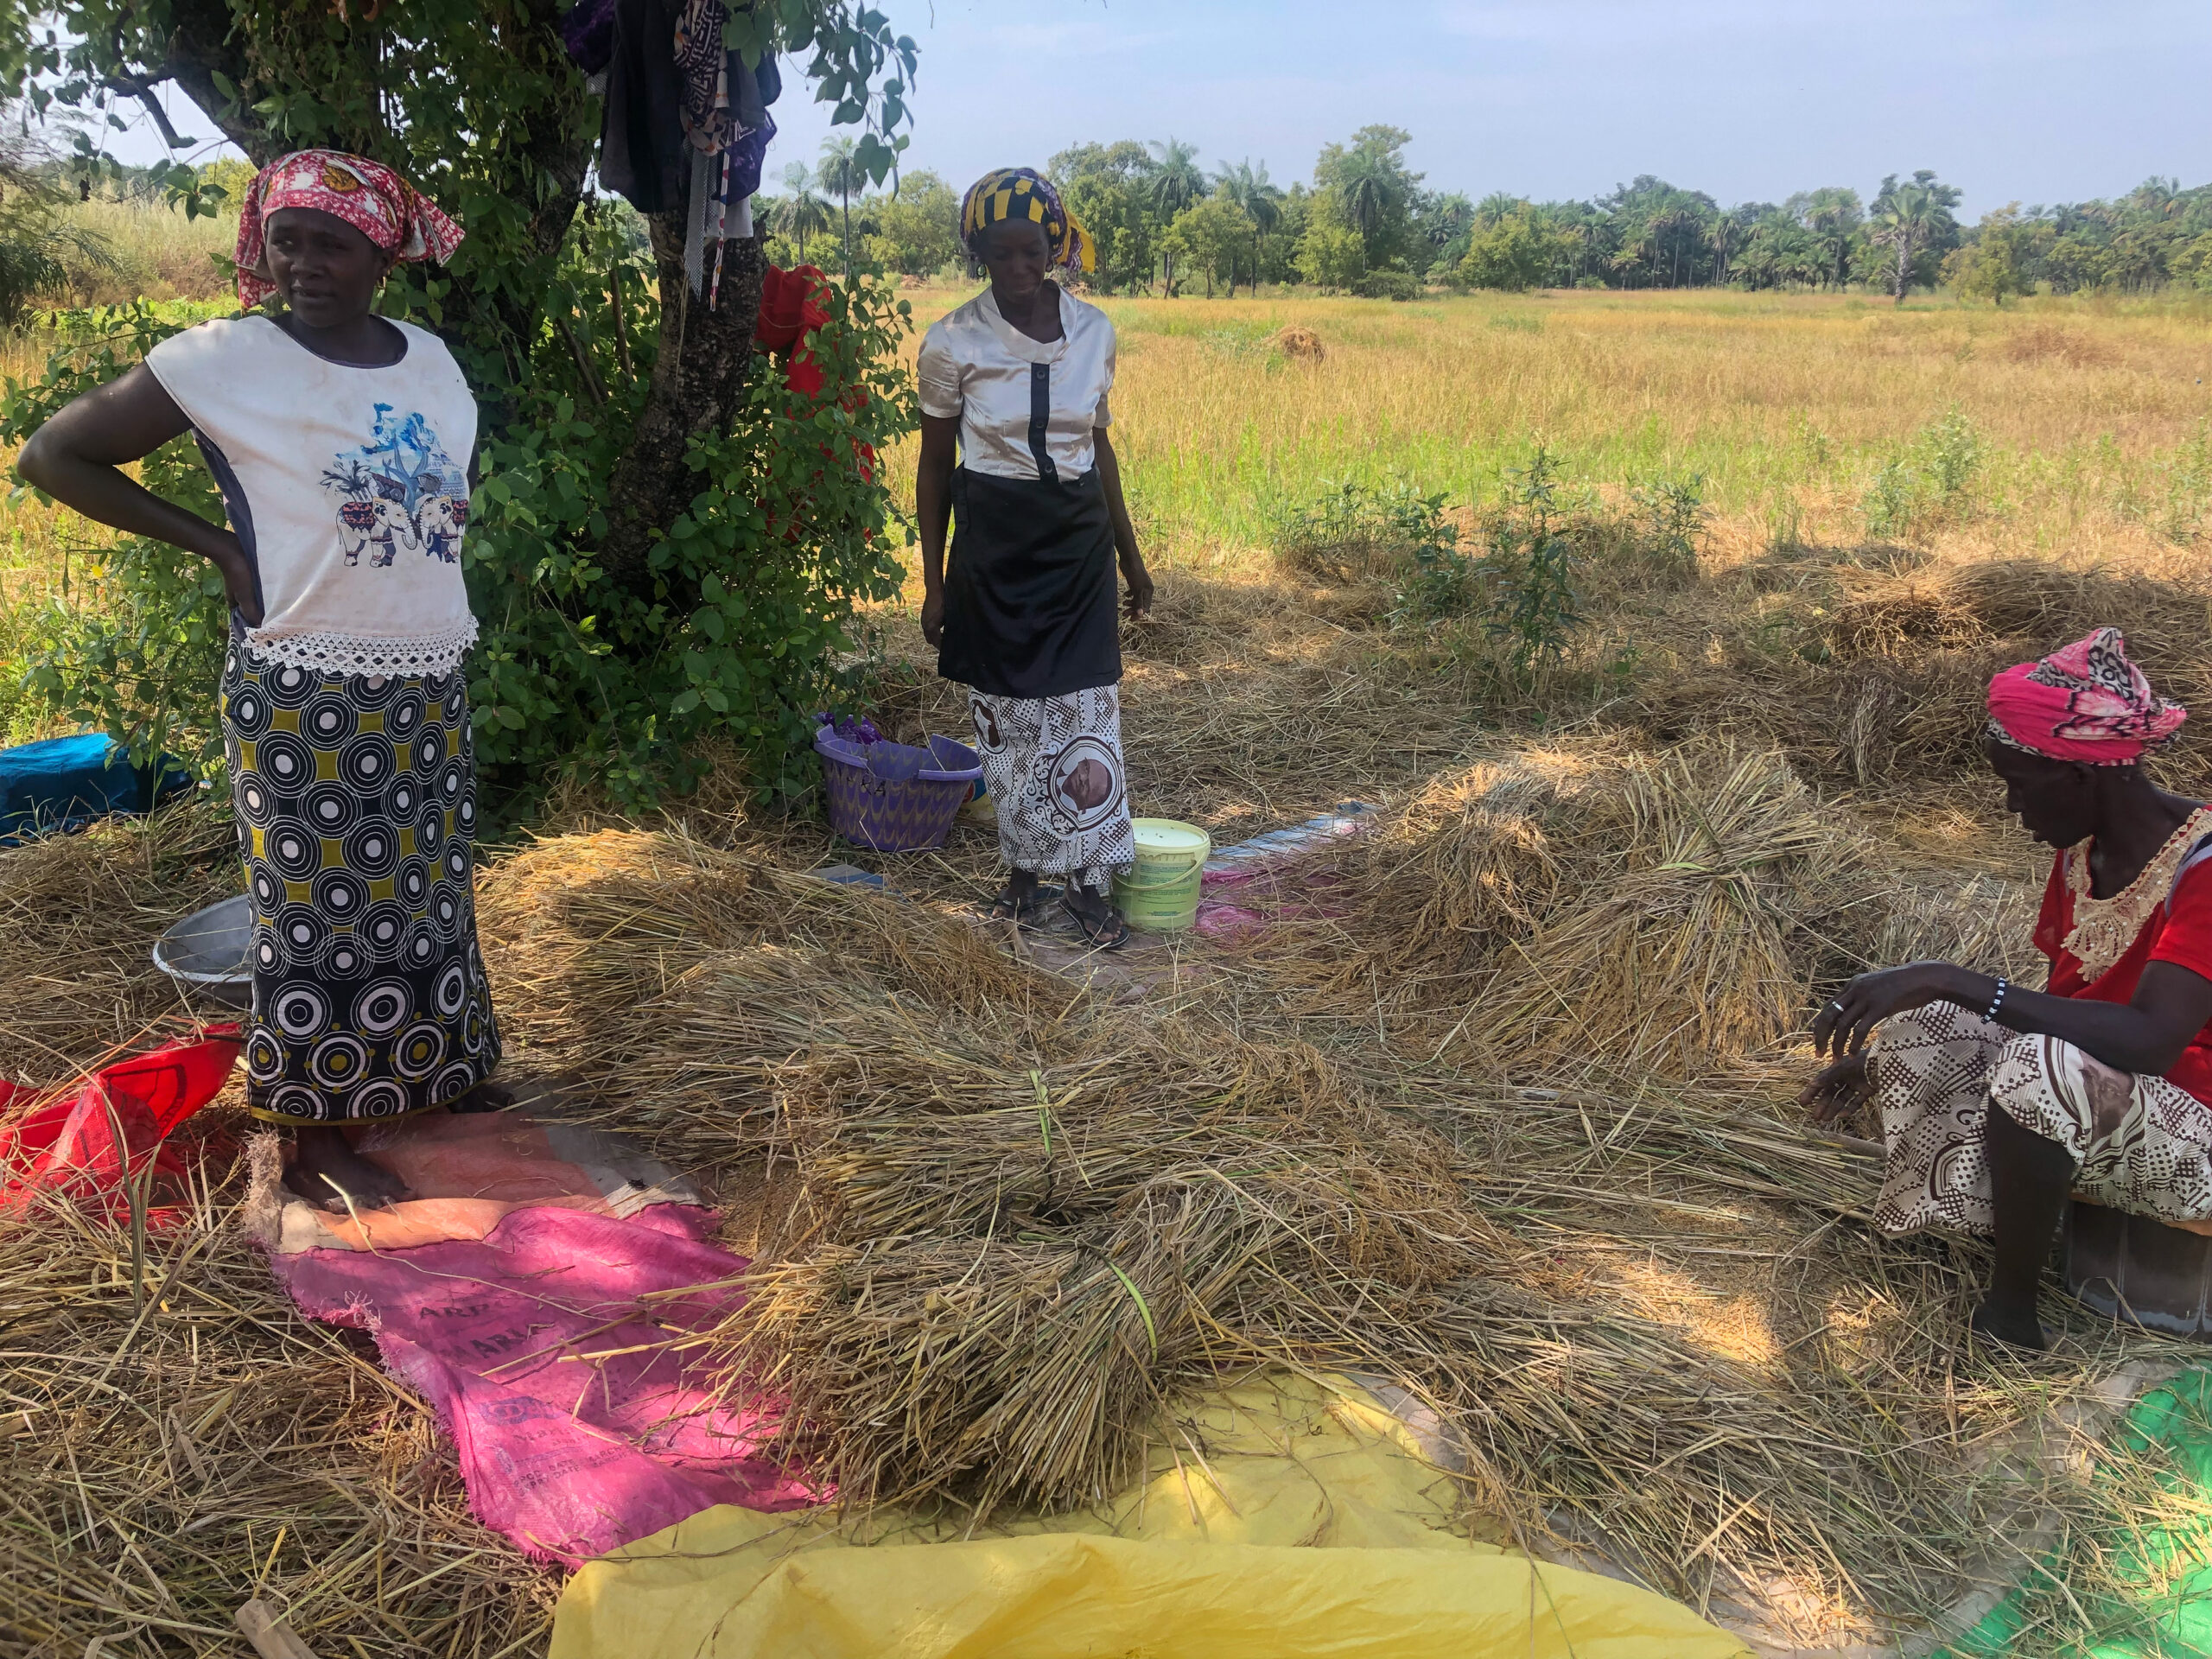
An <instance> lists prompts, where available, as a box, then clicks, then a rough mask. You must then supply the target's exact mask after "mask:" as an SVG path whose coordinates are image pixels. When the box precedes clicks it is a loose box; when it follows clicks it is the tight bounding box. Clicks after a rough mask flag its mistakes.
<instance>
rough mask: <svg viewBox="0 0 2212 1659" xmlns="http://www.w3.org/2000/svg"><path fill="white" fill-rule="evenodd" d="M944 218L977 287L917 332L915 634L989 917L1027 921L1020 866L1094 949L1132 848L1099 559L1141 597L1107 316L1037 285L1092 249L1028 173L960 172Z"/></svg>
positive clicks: (1111, 623)
mask: <svg viewBox="0 0 2212 1659" xmlns="http://www.w3.org/2000/svg"><path fill="white" fill-rule="evenodd" d="M960 228H961V235H962V238H963V240H964V241H965V242H966V244H967V246H968V250H969V253H970V254H971V255H973V256H974V257H975V258H976V259H977V260H978V261H980V262H981V263H982V265H983V267H984V269H985V270H988V272H989V273H990V279H991V285H990V287H989V288H988V289H986V290H984V291H983V292H982V293H981V294H979V295H977V296H976V297H975V298H974V299H972V300H970V301H969V302H968V303H967V304H965V305H963V306H962V307H960V308H958V309H957V310H956V311H953V312H951V313H950V315H946V316H944V317H943V318H940V319H939V320H938V321H937V322H935V323H933V324H932V325H931V327H930V330H929V333H928V334H926V335H925V336H924V338H923V340H922V348H921V354H920V362H919V370H920V379H921V398H922V454H921V464H920V467H919V470H918V476H917V478H916V480H915V490H914V493H915V501H916V504H917V505H918V507H919V509H920V514H919V516H920V518H921V538H922V585H923V598H922V633H923V636H924V637H925V639H928V641H929V642H930V643H931V645H936V646H937V647H938V673H940V674H942V675H943V676H944V677H945V678H946V679H949V680H955V681H957V682H959V683H962V684H963V685H966V686H967V687H968V688H969V712H970V714H971V715H972V717H973V719H974V721H975V725H976V742H977V744H978V746H979V747H980V748H981V750H982V757H983V773H984V779H985V781H986V783H987V784H988V786H989V789H990V793H991V798H992V801H993V802H994V804H995V805H996V807H997V810H998V824H999V851H1000V855H1001V857H1003V858H1004V860H1005V861H1006V863H1007V868H1008V871H1009V874H1008V875H1007V884H1006V887H1005V890H1004V891H1003V892H1001V893H1000V894H999V896H998V899H997V900H996V901H995V904H994V906H993V907H992V913H993V914H994V915H996V916H1001V917H1005V918H1010V919H1012V920H1014V921H1017V922H1027V921H1032V920H1034V919H1037V918H1039V917H1040V916H1041V915H1042V914H1043V912H1044V907H1045V905H1046V902H1047V899H1049V897H1050V896H1051V894H1050V890H1049V889H1047V888H1046V887H1042V886H1040V884H1039V879H1038V878H1039V877H1040V876H1046V875H1056V876H1060V877H1062V878H1064V879H1065V883H1066V885H1065V889H1064V890H1063V892H1062V893H1061V895H1060V897H1061V902H1062V904H1063V905H1064V906H1065V909H1066V912H1067V914H1068V915H1069V917H1070V918H1071V919H1072V920H1073V921H1074V923H1075V925H1076V926H1077V928H1078V929H1079V930H1080V931H1081V932H1082V933H1083V936H1084V938H1086V939H1088V940H1089V941H1090V943H1091V944H1094V945H1096V946H1098V947H1099V948H1101V949H1103V950H1114V949H1116V948H1117V947H1119V946H1121V945H1122V944H1126V943H1127V942H1128V937H1129V930H1128V924H1127V923H1125V922H1124V921H1123V920H1122V917H1121V913H1120V912H1118V911H1116V909H1115V908H1114V905H1113V901H1112V899H1110V898H1109V896H1108V895H1109V892H1110V889H1111V886H1112V882H1113V879H1114V877H1115V876H1116V874H1119V873H1121V872H1122V871H1124V870H1126V869H1128V868H1129V866H1130V865H1131V863H1132V862H1134V861H1135V856H1136V849H1135V841H1134V839H1133V837H1132V834H1131V829H1130V823H1129V791H1128V778H1127V775H1126V773H1125V772H1124V771H1123V769H1122V704H1121V692H1120V690H1119V683H1120V681H1121V677H1122V644H1121V635H1120V631H1119V628H1118V626H1117V623H1116V607H1115V602H1114V601H1115V582H1114V570H1115V565H1116V556H1117V555H1118V557H1119V563H1120V566H1121V571H1122V577H1123V579H1124V580H1125V581H1126V582H1128V614H1129V616H1130V618H1131V620H1135V619H1138V618H1141V617H1142V616H1143V615H1144V614H1145V613H1147V611H1148V610H1150V608H1151V607H1152V577H1151V576H1150V575H1148V574H1147V572H1146V570H1145V567H1144V558H1143V556H1142V555H1141V554H1140V553H1139V552H1138V551H1137V538H1136V531H1135V529H1134V528H1133V527H1132V526H1131V524H1130V523H1129V510H1128V505H1127V504H1126V503H1125V502H1124V501H1123V500H1122V475H1121V469H1120V467H1119V466H1118V465H1117V464H1116V461H1115V457H1114V446H1113V443H1112V442H1111V441H1110V440H1109V437H1108V435H1107V427H1108V425H1109V423H1110V421H1111V419H1112V416H1111V415H1110V413H1109V410H1108V407H1107V393H1108V391H1109V389H1110V388H1111V387H1112V385H1113V384H1114V325H1113V324H1112V323H1111V322H1109V321H1107V319H1106V314H1105V313H1104V312H1103V311H1101V310H1099V309H1098V308H1096V306H1091V305H1086V304H1085V303H1084V302H1082V301H1081V300H1078V299H1077V298H1076V297H1075V296H1073V295H1071V294H1069V293H1066V292H1065V290H1063V289H1061V287H1060V286H1059V284H1058V283H1055V282H1053V281H1052V280H1051V278H1050V277H1049V275H1048V273H1049V272H1051V271H1052V270H1090V269H1091V268H1092V266H1093V265H1094V264H1095V263H1096V257H1097V255H1096V250H1095V249H1094V247H1093V245H1092V243H1091V239H1090V232H1088V231H1086V230H1084V228H1083V226H1081V225H1080V224H1078V223H1077V222H1076V220H1075V219H1071V217H1070V216H1069V214H1068V211H1067V208H1066V207H1065V206H1064V205H1063V204H1062V202H1061V200H1060V198H1059V195H1058V193H1057V192H1056V191H1054V189H1053V188H1052V186H1051V185H1050V184H1049V183H1047V182H1046V181H1045V179H1044V178H1042V177H1041V176H1040V175H1038V174H1036V173H1034V172H1032V171H1031V170H1030V169H1029V168H1007V169H1005V170H1003V171H1001V172H996V173H992V174H989V175H987V176H985V177H984V178H982V180H980V181H977V182H976V185H975V186H974V187H973V188H970V189H969V192H968V194H967V197H966V199H965V200H963V203H962V205H961V210H960ZM956 448H957V452H958V454H957V465H956V457H955V451H956ZM949 519H957V537H956V538H955V540H954V542H953V545H952V557H951V563H950V569H948V568H947V564H946V559H945V531H946V525H947V522H948V520H949Z"/></svg>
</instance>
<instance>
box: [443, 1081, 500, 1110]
mask: <svg viewBox="0 0 2212 1659" xmlns="http://www.w3.org/2000/svg"><path fill="white" fill-rule="evenodd" d="M514 1103H515V1091H514V1090H512V1089H510V1088H508V1087H507V1085H506V1084H504V1083H493V1081H492V1080H491V1079H490V1078H488V1077H486V1079H485V1080H484V1081H483V1082H482V1083H480V1084H477V1085H476V1086H475V1087H474V1089H472V1090H469V1091H468V1092H467V1094H465V1095H463V1096H461V1098H460V1099H458V1100H449V1101H448V1102H447V1103H446V1110H448V1111H449V1112H452V1113H454V1115H455V1116H460V1115H461V1114H464V1113H467V1112H504V1111H505V1110H506V1109H507V1108H508V1107H510V1106H512V1105H513V1104H514Z"/></svg>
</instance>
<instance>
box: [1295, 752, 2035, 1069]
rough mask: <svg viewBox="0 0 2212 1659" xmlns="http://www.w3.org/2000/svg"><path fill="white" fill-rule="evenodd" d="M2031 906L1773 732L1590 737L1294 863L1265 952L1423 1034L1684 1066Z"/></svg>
mask: <svg viewBox="0 0 2212 1659" xmlns="http://www.w3.org/2000/svg"><path fill="white" fill-rule="evenodd" d="M1316 912H1319V913H1316ZM2026 915H2027V918H2028V919H2029V920H2032V910H2031V909H2029V910H2028V911H2027V912H2026ZM2021 916H2022V901H2021V892H2020V890H2019V889H2018V887H2017V886H2016V885H2015V884H2009V883H2006V882H2005V881H2003V880H1999V879H1998V878H1995V877H1982V878H1977V880H1976V881H1975V882H1974V884H1973V885H1972V886H1971V887H1969V888H1968V891H1967V893H1965V894H1961V892H1960V890H1959V887H1958V885H1957V884H1956V882H1955V880H1938V879H1936V878H1931V877H1930V876H1929V874H1926V873H1924V872H1920V873H1913V872H1907V871H1904V870H1901V869H1899V868H1896V867H1895V866H1894V865H1893V864H1891V862H1890V861H1889V860H1888V859H1887V858H1885V855H1883V854H1882V853H1881V851H1880V850H1879V849H1878V845H1877V844H1876V842H1874V841H1873V840H1872V837H1871V836H1869V835H1868V834H1867V833H1866V831H1865V830H1864V829H1860V828H1859V827H1858V826H1857V825H1856V824H1855V823H1853V820H1852V818H1851V817H1849V815H1847V814H1845V813H1840V812H1839V810H1837V808H1836V805H1835V804H1834V803H1833V802H1827V801H1822V800H1821V799H1820V798H1818V797H1817V796H1815V794H1814V792H1813V791H1811V790H1809V789H1808V787H1807V786H1806V785H1805V784H1804V783H1803V782H1802V780H1801V779H1799V778H1798V777H1797V775H1796V773H1795V772H1792V771H1791V769H1790V768H1789V766H1788V764H1787V763H1786V762H1784V761H1783V759H1782V758H1781V757H1780V756H1779V755H1776V754H1771V753H1745V752H1743V751H1739V750H1738V749H1735V748H1733V747H1729V746H1727V745H1725V744H1716V743H1694V744H1689V745H1684V746H1681V747H1677V748H1675V749H1674V750H1671V751H1669V752H1666V753H1662V754H1657V755H1652V754H1647V753H1638V752H1635V751H1631V750H1627V749H1624V747H1622V746H1621V745H1619V744H1618V742H1617V741H1610V740H1604V741H1599V740H1592V741H1582V742H1578V743H1573V744H1567V745H1562V746H1558V747H1554V748H1551V749H1548V750H1541V751H1534V752H1524V753H1518V754H1515V755H1511V756H1510V757H1507V758H1505V759H1503V760H1497V761H1491V762H1484V763H1480V764H1478V765H1477V766H1473V767H1471V768H1470V769H1468V770H1466V771H1465V772H1455V773H1449V774H1446V775H1445V776H1442V777H1440V778H1439V779H1436V780H1434V781H1433V783H1432V784H1431V785H1429V787H1428V788H1427V789H1426V790H1424V791H1421V793H1420V794H1419V795H1417V796H1415V797H1414V798H1412V799H1411V800H1409V801H1408V802H1406V803H1405V804H1402V806H1400V807H1397V808H1395V809H1394V810H1392V811H1390V812H1389V813H1388V814H1386V815H1385V817H1384V818H1383V821H1382V822H1381V823H1380V824H1379V825H1378V826H1377V828H1376V830H1375V831H1374V832H1373V833H1372V834H1370V835H1369V836H1365V837H1363V838H1362V839H1360V840H1359V841H1357V842H1353V843H1352V844H1351V845H1350V846H1349V847H1348V848H1346V849H1344V850H1342V851H1341V852H1339V853H1338V854H1337V855H1334V856H1333V857H1332V860H1331V861H1329V864H1328V866H1327V868H1325V870H1323V871H1321V872H1319V873H1318V874H1311V873H1301V880H1300V886H1299V890H1298V893H1297V895H1296V899H1295V902H1294V903H1293V904H1291V905H1290V906H1288V907H1287V911H1286V912H1285V914H1284V917H1283V919H1282V924H1281V927H1280V928H1279V930H1278V931H1277V932H1276V933H1275V934H1274V935H1272V936H1270V937H1269V938H1268V940H1267V941H1266V942H1265V943H1264V944H1262V945H1261V946H1260V947H1258V949H1257V950H1255V959H1257V960H1260V961H1262V963H1264V974H1265V977H1266V978H1267V979H1268V980H1269V981H1270V982H1274V983H1277V984H1280V985H1282V986H1284V987H1286V988H1287V989H1286V995H1287V1006H1288V1007H1290V1008H1291V1009H1292V1010H1293V1011H1294V1013H1296V1014H1300V1015H1305V1016H1309V1017H1311V1016H1325V1015H1333V1016H1334V1017H1336V1018H1338V1019H1340V1020H1344V1021H1345V1022H1346V1023H1350V1022H1351V1021H1353V1020H1363V1021H1364V1022H1366V1023H1368V1024H1370V1025H1372V1024H1374V1023H1376V1021H1378V1020H1380V1021H1382V1022H1383V1025H1384V1027H1385V1028H1386V1030H1395V1032H1396V1033H1398V1034H1399V1035H1400V1036H1402V1038H1403V1039H1404V1040H1405V1041H1406V1042H1407V1043H1408V1045H1409V1046H1413V1047H1414V1048H1415V1049H1416V1050H1417V1051H1418V1052H1423V1053H1426V1054H1428V1055H1430V1056H1431V1057H1432V1058H1441V1057H1442V1056H1444V1055H1445V1054H1446V1053H1454V1054H1459V1055H1461V1056H1462V1057H1463V1058H1467V1059H1468V1060H1469V1061H1470V1063H1471V1064H1476V1065H1510V1066H1512V1067H1513V1068H1515V1069H1516V1072H1518V1073H1520V1074H1523V1075H1535V1074H1539V1073H1542V1072H1544V1071H1547V1070H1548V1069H1550V1068H1554V1067H1557V1066H1559V1065H1569V1066H1572V1065H1577V1064H1580V1063H1583V1062H1586V1061H1590V1060H1593V1059H1602V1060H1604V1061H1605V1062H1607V1063H1609V1064H1611V1065H1616V1066H1619V1067H1640V1068H1656V1069H1658V1070H1660V1071H1666V1072H1669V1073H1673V1074H1675V1075H1683V1074H1690V1073H1695V1072H1696V1071H1700V1070H1707V1069H1710V1068H1711V1067H1712V1065H1713V1064H1714V1063H1715V1062H1716V1061H1726V1059H1727V1058H1729V1057H1731V1056H1735V1055H1741V1054H1746V1053H1753V1052H1758V1051H1761V1050H1763V1049H1765V1048H1767V1047H1768V1046H1770V1045H1772V1044H1774V1043H1775V1042H1777V1040H1779V1039H1782V1038H1783V1037H1785V1036H1786V1035H1787V1034H1789V1033H1790V1032H1792V1031H1793V1030H1796V1029H1801V1028H1802V1022H1803V1021H1804V1020H1805V1018H1806V1015H1807V1014H1808V1011H1809V1008H1810V1007H1811V1005H1812V1003H1813V1001H1814V1000H1815V997H1816V995H1819V994H1820V993H1821V991H1822V990H1823V989H1824V988H1827V987H1828V986H1830V985H1832V984H1834V983H1837V982H1840V980H1841V979H1842V978H1844V977H1847V976H1849V975H1850V974H1852V973H1855V972H1858V971H1859V970H1860V969H1864V968H1866V967H1868V966H1870V965H1872V964H1873V963H1877V962H1883V961H1899V960H1909V959H1910V957H1914V956H1917V955H1925V954H1930V953H1932V952H1936V951H1941V952H1942V954H1945V955H1948V956H1951V957H1955V959H1959V960H1965V961H1970V962H1979V961H1983V960H1986V959H1988V958H1989V957H1990V956H1991V954H1992V953H1993V952H2000V953H2002V952H2012V953H2017V952H2018V950H2019V949H2020V948H2021V946H2022V944H2023V943H2024V934H2023V935H2022V936H2021V937H2020V938H2015V937H2013V928H2014V926H2015V925H2017V924H2018V921H2019V920H2020V918H2021ZM2016 959H2017V956H2016V955H2012V956H2007V957H2005V960H2006V961H2007V962H2008V963H2010V962H2011V961H2012V960H2016ZM1394 1021H1395V1022H1396V1023H1395V1025H1393V1023H1392V1022H1394Z"/></svg>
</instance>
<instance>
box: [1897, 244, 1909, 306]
mask: <svg viewBox="0 0 2212 1659" xmlns="http://www.w3.org/2000/svg"><path fill="white" fill-rule="evenodd" d="M1911 285H1912V232H1911V231H1910V230H1909V229H1906V230H1900V231H1899V232H1897V298H1896V303H1897V304H1898V305H1903V304H1904V291H1905V289H1908V288H1910V286H1911Z"/></svg>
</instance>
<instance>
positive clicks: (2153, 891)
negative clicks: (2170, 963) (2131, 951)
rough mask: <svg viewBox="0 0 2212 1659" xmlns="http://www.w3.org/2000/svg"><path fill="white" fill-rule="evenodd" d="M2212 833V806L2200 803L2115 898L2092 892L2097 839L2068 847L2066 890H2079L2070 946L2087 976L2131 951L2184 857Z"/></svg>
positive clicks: (2094, 977) (2094, 975)
mask: <svg viewBox="0 0 2212 1659" xmlns="http://www.w3.org/2000/svg"><path fill="white" fill-rule="evenodd" d="M2207 835H2212V807H2205V806H2200V807H2198V808H2197V809H2196V811H2194V812H2192V813H2190V815H2189V817H2187V818H2186V819H2184V820H2183V823H2182V825H2181V827H2180V828H2179V829H2176V830H2175V831H2174V832H2173V834H2171V836H2167V837H2166V840H2165V844H2164V846H2162V847H2160V848H2159V849H2158V851H2157V852H2155V853H2153V854H2152V855H2151V861H2150V862H2149V863H2147V864H2145V866H2144V867H2143V868H2142V869H2141V870H2140V871H2139V873H2138V874H2137V875H2136V877H2135V879H2134V880H2133V881H2130V882H2129V883H2128V884H2127V885H2126V887H2122V888H2121V889H2120V891H2119V892H2118V893H2114V894H2113V896H2112V897H2111V898H2109V899H2093V898H2091V897H2090V896H2089V849H2090V848H2091V846H2093V845H2094V842H2088V841H2085V842H2082V844H2081V845H2080V846H2078V847H2069V848H2068V849H2067V850H2066V855H2065V857H2066V890H2067V891H2068V892H2069V893H2071V894H2073V896H2074V923H2073V925H2072V926H2071V927H2069V928H2068V929H2067V931H2066V950H2067V953H2068V954H2069V956H2071V957H2073V958H2074V959H2075V961H2076V962H2079V963H2081V964H2082V976H2083V978H2084V979H2086V980H2088V981H2091V982H2094V981H2096V980H2100V979H2102V978H2103V977H2104V976H2106V975H2107V974H2108V973H2110V972H2111V971H2112V969H2113V964H2114V963H2117V962H2118V961H2119V960H2120V958H2121V957H2124V956H2126V954H2127V950H2128V947H2129V946H2130V945H2132V944H2134V943H2135V940H2136V937H2137V935H2139V934H2140V933H2141V932H2142V931H2143V925H2144V924H2145V922H2147V921H2149V920H2150V919H2151V912H2152V911H2154V910H2156V909H2157V908H2158V906H2160V905H2162V904H2164V902H2165V901H2166V896H2167V894H2168V893H2171V891H2172V889H2173V884H2174V874H2175V872H2176V871H2177V870H2179V869H2180V868H2181V866H2182V861H2183V859H2185V858H2187V857H2188V856H2189V855H2190V852H2191V851H2192V850H2194V849H2195V848H2196V843H2197V842H2200V841H2202V840H2203V839H2204V837H2205V836H2207Z"/></svg>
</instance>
